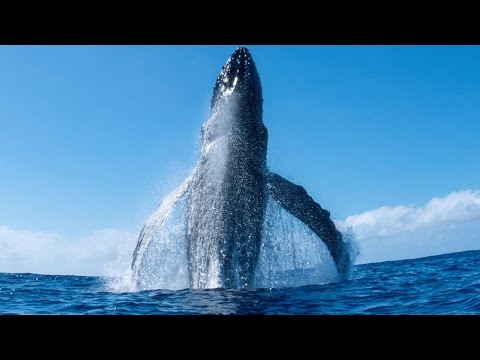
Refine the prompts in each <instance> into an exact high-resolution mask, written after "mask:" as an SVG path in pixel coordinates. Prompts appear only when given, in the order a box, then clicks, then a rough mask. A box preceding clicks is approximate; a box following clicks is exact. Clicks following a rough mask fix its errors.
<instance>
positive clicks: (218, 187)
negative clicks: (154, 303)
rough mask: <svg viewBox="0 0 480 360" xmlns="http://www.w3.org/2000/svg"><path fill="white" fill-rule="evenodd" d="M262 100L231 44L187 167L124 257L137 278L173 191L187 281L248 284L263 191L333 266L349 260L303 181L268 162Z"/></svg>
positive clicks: (244, 56)
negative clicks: (319, 244) (322, 248)
mask: <svg viewBox="0 0 480 360" xmlns="http://www.w3.org/2000/svg"><path fill="white" fill-rule="evenodd" d="M262 104H263V98H262V86H261V82H260V77H259V75H258V72H257V68H256V66H255V63H254V61H253V59H252V56H251V55H250V53H249V51H248V50H247V49H246V48H243V47H241V48H238V49H236V50H235V51H234V52H233V54H232V55H231V56H230V58H229V59H228V60H227V62H226V63H225V65H224V66H223V68H222V70H221V72H220V74H219V76H218V77H217V80H216V83H215V86H214V90H213V96H212V100H211V107H210V116H209V118H208V119H207V121H206V122H205V123H204V124H203V126H202V130H201V151H200V158H199V161H198V164H197V166H196V168H195V170H194V171H193V174H192V175H191V176H190V177H189V178H188V179H186V180H185V181H184V183H183V184H181V185H180V186H179V187H178V188H177V189H175V190H174V191H173V192H172V193H170V194H169V195H168V196H166V197H165V198H164V199H163V200H162V201H161V203H160V205H159V207H158V209H157V210H156V211H155V213H154V214H153V215H152V216H151V217H150V218H149V219H148V220H147V222H146V223H145V225H144V227H143V228H142V230H141V232H140V235H139V238H138V243H137V246H136V248H135V251H134V255H133V261H132V270H133V274H134V277H135V278H136V279H137V281H138V278H139V276H140V275H141V267H142V261H143V259H144V256H145V253H146V251H147V248H148V247H149V245H150V243H151V239H152V238H153V236H154V235H155V232H157V231H161V226H160V225H161V224H162V222H164V221H165V219H166V218H167V216H168V215H169V213H170V212H171V209H172V208H173V207H174V206H175V204H176V203H177V202H178V201H179V200H180V199H185V200H186V210H185V212H186V214H185V222H186V224H185V235H184V236H185V239H186V242H185V244H186V257H187V264H188V265H187V266H188V277H189V283H190V287H191V288H206V287H211V286H212V283H214V284H216V286H218V287H225V288H252V287H254V286H255V279H254V276H255V269H256V266H257V263H258V258H259V252H260V246H261V244H262V229H263V226H264V222H265V212H266V207H267V199H268V198H269V197H271V198H272V199H273V200H274V201H275V202H276V203H278V204H279V205H280V206H281V207H282V208H283V209H284V210H286V211H287V212H288V213H290V214H291V215H293V216H294V217H296V218H297V219H298V220H300V221H301V222H303V223H304V225H305V226H307V227H308V228H309V229H310V230H311V231H313V233H314V234H315V235H316V236H317V237H318V238H319V239H318V240H319V241H323V242H324V243H325V245H326V247H327V248H328V251H329V252H330V255H331V256H332V258H333V260H334V262H335V265H336V268H337V271H338V272H339V273H340V274H343V273H344V272H345V271H346V269H347V268H348V267H349V266H350V263H351V259H350V256H349V254H348V251H347V248H346V243H345V242H344V241H343V239H342V234H341V233H340V232H339V231H338V230H337V229H336V227H335V224H334V223H333V221H332V220H331V218H330V213H329V212H328V211H327V210H325V209H322V207H321V206H320V205H319V204H318V203H316V202H315V201H314V200H313V199H312V198H311V197H310V196H309V195H308V194H307V192H306V191H305V189H304V188H303V187H301V186H299V185H296V184H294V183H292V182H290V181H288V180H286V179H285V178H283V177H281V176H280V175H278V174H275V173H273V172H270V171H269V170H268V168H267V164H266V156H267V142H268V131H267V128H266V127H265V125H264V124H263V120H262V113H263V110H262ZM212 279H213V282H212Z"/></svg>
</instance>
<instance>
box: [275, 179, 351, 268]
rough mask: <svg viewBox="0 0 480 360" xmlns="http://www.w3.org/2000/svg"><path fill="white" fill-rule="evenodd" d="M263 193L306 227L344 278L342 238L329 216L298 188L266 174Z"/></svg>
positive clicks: (345, 260)
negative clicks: (327, 252) (313, 234)
mask: <svg viewBox="0 0 480 360" xmlns="http://www.w3.org/2000/svg"><path fill="white" fill-rule="evenodd" d="M267 189H268V191H269V193H270V194H271V196H272V197H273V199H274V200H275V201H277V203H278V204H279V205H280V206H282V207H283V208H284V209H285V210H286V211H288V212H289V213H290V214H292V215H293V216H295V217H296V218H297V219H299V220H300V221H302V222H303V223H304V224H305V225H307V226H308V227H309V228H310V229H311V230H312V231H313V232H314V233H315V234H316V235H317V236H318V237H319V238H320V239H321V240H322V241H323V242H324V243H325V245H326V246H327V248H328V250H329V251H330V255H331V256H332V258H333V260H334V261H335V264H336V266H337V270H338V272H339V273H340V274H344V273H345V270H346V269H348V267H349V266H350V263H351V260H350V256H349V254H348V251H347V249H346V246H345V243H344V242H343V239H342V234H341V233H340V232H339V231H338V230H337V229H336V227H335V224H334V223H333V221H332V220H331V219H330V212H329V211H328V210H325V209H322V207H321V206H320V205H319V204H318V203H316V202H315V201H314V200H313V199H312V198H311V197H310V196H309V195H308V194H307V192H306V190H305V189H304V188H303V187H302V186H300V185H296V184H294V183H292V182H290V181H288V180H287V179H285V178H283V177H281V176H280V175H278V174H275V173H272V172H270V173H269V174H268V180H267Z"/></svg>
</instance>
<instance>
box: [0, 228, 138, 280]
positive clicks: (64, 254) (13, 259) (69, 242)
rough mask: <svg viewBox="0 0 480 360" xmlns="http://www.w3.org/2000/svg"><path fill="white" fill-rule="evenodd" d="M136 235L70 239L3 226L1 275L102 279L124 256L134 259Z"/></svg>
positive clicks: (107, 233)
mask: <svg viewBox="0 0 480 360" xmlns="http://www.w3.org/2000/svg"><path fill="white" fill-rule="evenodd" d="M136 237H137V234H133V233H130V232H127V231H120V230H116V229H102V230H96V231H93V232H92V233H91V234H89V235H88V236H85V237H82V238H78V239H67V238H65V237H63V236H61V235H59V234H56V233H46V232H38V231H30V230H16V229H11V228H9V227H8V226H0V272H15V273H17V272H18V273H21V272H30V273H40V274H72V275H103V274H105V272H106V271H107V270H108V269H107V267H108V266H110V265H111V264H112V263H113V262H115V261H118V259H121V258H123V257H125V256H127V255H128V256H129V257H130V258H131V255H132V252H133V247H134V246H135V242H136Z"/></svg>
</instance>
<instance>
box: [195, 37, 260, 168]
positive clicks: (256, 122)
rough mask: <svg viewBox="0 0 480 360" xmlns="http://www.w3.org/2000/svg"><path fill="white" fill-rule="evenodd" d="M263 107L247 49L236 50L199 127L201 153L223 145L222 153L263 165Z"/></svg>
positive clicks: (257, 80)
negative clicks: (200, 128) (254, 159)
mask: <svg viewBox="0 0 480 360" xmlns="http://www.w3.org/2000/svg"><path fill="white" fill-rule="evenodd" d="M262 104H263V98H262V85H261V82H260V76H259V75H258V71H257V67H256V66H255V62H254V61H253V58H252V56H251V54H250V52H249V51H248V49H247V48H244V47H239V48H237V49H236V50H235V51H234V52H233V53H232V55H231V56H230V57H229V58H228V59H227V61H226V63H225V65H223V67H222V70H221V71H220V74H219V75H218V77H217V80H216V82H215V86H214V88H213V96H212V100H211V106H210V117H209V119H208V120H207V121H206V122H205V124H204V125H203V127H202V149H203V150H204V152H205V150H209V149H212V148H214V147H215V146H214V145H215V144H218V143H222V144H223V146H222V147H223V148H222V150H221V151H229V150H232V149H234V152H235V154H237V155H239V156H240V155H241V156H244V157H248V156H250V155H251V156H254V157H255V158H256V159H257V160H259V159H261V161H264V158H265V157H266V146H267V138H268V134H267V129H266V127H265V126H264V124H263V120H262V115H263V114H262V113H263V108H262ZM217 148H218V147H217ZM248 154H250V155H248Z"/></svg>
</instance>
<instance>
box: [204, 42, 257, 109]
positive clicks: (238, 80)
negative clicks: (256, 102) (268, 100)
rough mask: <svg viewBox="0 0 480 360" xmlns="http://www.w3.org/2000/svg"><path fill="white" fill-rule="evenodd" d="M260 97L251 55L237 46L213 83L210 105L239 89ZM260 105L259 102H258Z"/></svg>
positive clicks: (243, 48) (245, 49) (244, 92)
mask: <svg viewBox="0 0 480 360" xmlns="http://www.w3.org/2000/svg"><path fill="white" fill-rule="evenodd" d="M240 89H241V92H242V93H243V94H245V95H246V94H249V95H250V96H252V95H253V96H254V97H257V98H259V99H261V96H262V95H261V94H262V88H261V83H260V77H259V75H258V71H257V68H256V66H255V63H254V61H253V58H252V55H251V54H250V52H249V51H248V49H247V48H245V47H239V48H237V49H236V50H235V51H234V52H233V53H232V55H230V57H229V58H228V60H227V62H226V63H225V65H223V67H222V70H221V71H220V74H219V75H218V77H217V81H216V83H215V87H214V92H213V97H212V107H213V106H214V105H215V102H216V100H217V99H219V98H221V97H225V96H227V97H228V96H229V95H231V94H233V93H234V92H238V91H237V90H240ZM260 106H261V104H260Z"/></svg>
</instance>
